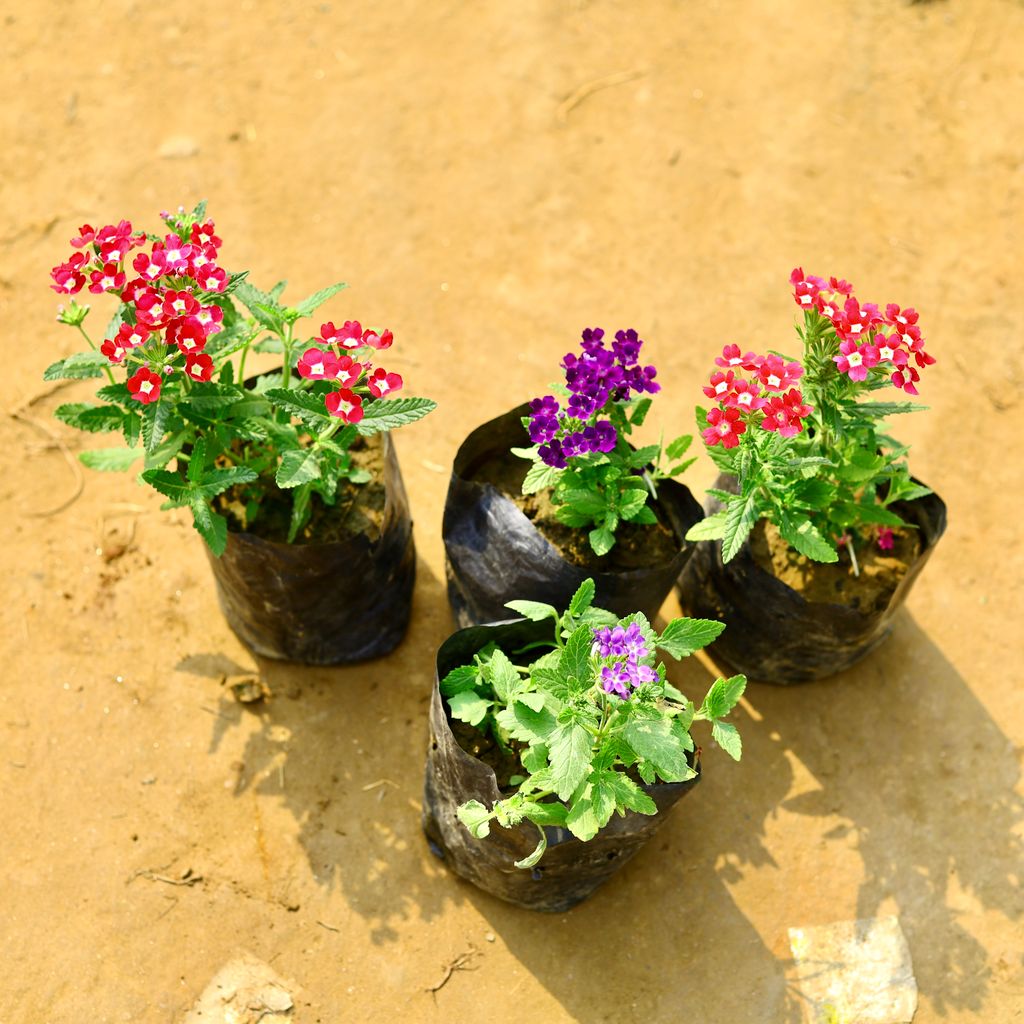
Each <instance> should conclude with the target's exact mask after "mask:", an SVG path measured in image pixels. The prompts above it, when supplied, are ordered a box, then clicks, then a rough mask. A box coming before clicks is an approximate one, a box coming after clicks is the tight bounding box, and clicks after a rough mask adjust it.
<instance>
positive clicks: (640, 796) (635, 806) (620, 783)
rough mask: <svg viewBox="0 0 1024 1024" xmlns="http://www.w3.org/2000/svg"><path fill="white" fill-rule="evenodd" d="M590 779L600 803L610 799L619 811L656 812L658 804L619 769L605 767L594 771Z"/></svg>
mask: <svg viewBox="0 0 1024 1024" xmlns="http://www.w3.org/2000/svg"><path fill="white" fill-rule="evenodd" d="M591 780H592V784H593V786H594V790H595V791H597V792H600V793H601V794H602V803H603V802H604V801H610V802H611V803H612V804H613V805H614V806H615V809H616V810H618V811H620V813H621V811H623V810H628V811H636V812H637V813H639V814H657V813H658V805H657V804H656V803H655V802H654V801H653V800H652V799H651V798H650V797H649V796H648V795H647V794H646V793H645V792H644V791H643V790H642V789H641V788H640V787H639V786H638V785H637V784H636V783H635V782H634V781H633V780H632V779H630V778H629V777H628V776H627V775H625V774H623V773H622V772H620V771H615V770H611V769H606V770H604V771H601V772H595V773H594V774H593V775H592V776H591ZM605 824H607V821H606V822H605ZM602 827H603V825H602Z"/></svg>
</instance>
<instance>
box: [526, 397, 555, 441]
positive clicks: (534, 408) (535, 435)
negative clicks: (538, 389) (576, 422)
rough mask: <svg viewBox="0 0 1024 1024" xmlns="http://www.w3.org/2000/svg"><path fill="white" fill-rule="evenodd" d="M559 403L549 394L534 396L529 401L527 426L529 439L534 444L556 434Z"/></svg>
mask: <svg viewBox="0 0 1024 1024" xmlns="http://www.w3.org/2000/svg"><path fill="white" fill-rule="evenodd" d="M558 412H559V405H558V402H556V401H555V399H554V398H552V397H551V395H545V397H544V398H535V399H534V400H533V401H532V402H531V403H530V413H531V415H532V418H531V420H530V425H529V427H528V430H529V433H530V440H531V441H533V443H534V444H544V443H545V442H547V441H551V440H553V439H554V438H555V436H556V435H557V434H558V426H559V423H558Z"/></svg>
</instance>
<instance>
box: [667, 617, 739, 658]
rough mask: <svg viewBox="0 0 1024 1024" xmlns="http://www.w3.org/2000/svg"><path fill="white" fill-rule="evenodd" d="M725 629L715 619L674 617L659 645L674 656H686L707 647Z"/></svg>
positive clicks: (723, 625) (722, 623) (722, 624)
mask: <svg viewBox="0 0 1024 1024" xmlns="http://www.w3.org/2000/svg"><path fill="white" fill-rule="evenodd" d="M723 629H725V623H724V622H715V621H714V620H713V619H673V620H672V621H671V622H670V623H669V624H668V625H667V626H666V627H665V630H664V632H663V633H662V634H661V636H660V637H658V640H657V645H658V647H660V648H661V649H662V650H663V651H664V652H665V653H666V654H669V655H671V657H673V658H686V657H688V656H689V655H691V654H693V652H694V651H699V650H700V649H701V648H702V647H706V646H707V645H708V644H709V643H711V641H712V640H714V639H715V638H716V637H717V636H718V635H719V634H720V633H721V632H722V630H723Z"/></svg>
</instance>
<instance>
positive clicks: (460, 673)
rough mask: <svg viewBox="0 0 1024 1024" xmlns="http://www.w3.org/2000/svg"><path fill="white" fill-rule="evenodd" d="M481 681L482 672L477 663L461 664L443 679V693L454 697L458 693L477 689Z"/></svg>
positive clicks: (445, 695)
mask: <svg viewBox="0 0 1024 1024" xmlns="http://www.w3.org/2000/svg"><path fill="white" fill-rule="evenodd" d="M479 683H480V672H479V670H478V669H477V667H476V665H460V666H459V667H458V668H453V669H452V670H451V672H449V673H448V675H446V676H445V677H444V679H442V680H441V695H442V696H444V697H454V696H455V694H457V693H464V692H466V691H467V690H475V689H476V688H477V686H478V685H479Z"/></svg>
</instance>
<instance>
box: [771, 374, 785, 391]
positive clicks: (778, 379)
mask: <svg viewBox="0 0 1024 1024" xmlns="http://www.w3.org/2000/svg"><path fill="white" fill-rule="evenodd" d="M781 383H782V378H781V377H776V376H775V374H774V373H769V374H768V387H770V388H777V387H778V386H779V385H780V384H781Z"/></svg>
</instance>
